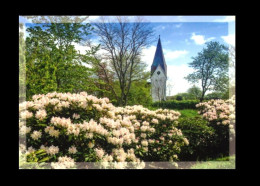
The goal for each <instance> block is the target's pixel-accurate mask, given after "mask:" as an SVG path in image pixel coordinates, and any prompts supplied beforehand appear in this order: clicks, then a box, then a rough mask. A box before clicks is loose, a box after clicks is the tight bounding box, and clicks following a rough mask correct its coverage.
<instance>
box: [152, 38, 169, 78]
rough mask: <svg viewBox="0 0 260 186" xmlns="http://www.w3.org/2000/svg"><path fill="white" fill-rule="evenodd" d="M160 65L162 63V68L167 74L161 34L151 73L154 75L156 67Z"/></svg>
mask: <svg viewBox="0 0 260 186" xmlns="http://www.w3.org/2000/svg"><path fill="white" fill-rule="evenodd" d="M159 65H161V67H162V69H163V70H164V73H165V75H166V76H167V65H166V63H165V59H164V55H163V50H162V44H161V40H160V36H159V40H158V43H157V48H156V52H155V55H154V59H153V64H152V66H151V75H153V73H154V71H155V70H156V68H157V67H158V66H159Z"/></svg>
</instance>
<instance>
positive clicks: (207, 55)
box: [186, 41, 229, 101]
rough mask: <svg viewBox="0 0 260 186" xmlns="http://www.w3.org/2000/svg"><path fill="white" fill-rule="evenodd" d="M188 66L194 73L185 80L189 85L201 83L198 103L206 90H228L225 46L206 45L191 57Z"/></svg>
mask: <svg viewBox="0 0 260 186" xmlns="http://www.w3.org/2000/svg"><path fill="white" fill-rule="evenodd" d="M189 66H190V67H192V68H194V69H195V72H193V73H191V74H189V75H188V76H187V77H186V79H187V80H188V81H189V82H191V83H197V82H199V81H200V82H201V88H202V93H201V97H200V101H203V99H204V96H205V93H206V92H207V91H208V90H214V91H222V92H223V91H225V90H227V89H228V66H229V63H228V48H227V47H226V46H225V45H222V44H220V43H219V42H215V41H211V42H208V43H206V48H203V50H202V52H199V53H198V55H197V56H196V57H193V61H192V62H191V63H189Z"/></svg>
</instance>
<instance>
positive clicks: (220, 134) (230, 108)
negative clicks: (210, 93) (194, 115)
mask: <svg viewBox="0 0 260 186" xmlns="http://www.w3.org/2000/svg"><path fill="white" fill-rule="evenodd" d="M196 107H197V108H198V109H199V114H201V115H202V117H203V118H205V119H206V120H207V121H209V126H212V127H213V128H214V129H215V136H216V138H215V140H214V141H215V143H216V144H218V148H219V149H222V150H225V151H228V149H229V140H230V142H234V137H235V96H233V97H231V98H230V99H229V100H227V101H224V100H220V99H219V100H210V101H208V102H204V103H199V104H197V105H196Z"/></svg>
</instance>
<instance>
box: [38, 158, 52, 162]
mask: <svg viewBox="0 0 260 186" xmlns="http://www.w3.org/2000/svg"><path fill="white" fill-rule="evenodd" d="M49 159H50V158H49V157H46V158H43V159H41V160H40V161H39V162H45V161H47V160H49Z"/></svg>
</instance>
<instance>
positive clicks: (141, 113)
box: [19, 92, 188, 168]
mask: <svg viewBox="0 0 260 186" xmlns="http://www.w3.org/2000/svg"><path fill="white" fill-rule="evenodd" d="M19 111H20V122H19V129H20V137H25V136H26V145H27V147H26V149H27V152H26V153H27V160H28V161H31V159H33V161H35V160H36V159H35V158H33V157H35V156H34V155H32V154H33V153H35V152H36V151H37V152H38V151H39V150H42V151H40V153H42V154H44V155H45V156H46V155H47V157H44V159H43V160H42V161H45V162H52V163H51V167H52V168H74V167H75V166H76V164H75V163H76V162H104V163H103V164H101V165H102V166H103V167H108V168H111V166H108V165H111V163H114V164H112V167H114V168H124V167H125V164H123V163H125V162H134V163H135V164H133V165H135V166H137V167H139V168H140V167H141V168H143V167H144V163H143V161H169V160H170V161H175V160H177V157H178V156H177V154H178V153H179V152H180V148H181V146H183V145H185V144H186V145H187V144H188V140H187V139H186V138H184V136H183V135H182V132H181V130H179V129H177V128H176V127H174V122H175V121H176V120H177V119H178V117H179V116H180V113H179V112H175V111H170V110H166V109H165V110H162V109H158V110H156V111H150V110H148V109H146V108H144V107H142V106H127V107H125V108H122V107H114V106H113V105H112V104H111V103H110V102H109V99H108V98H102V99H98V98H97V97H95V96H92V95H88V94H87V93H86V92H81V93H79V94H71V93H56V92H53V93H48V94H46V95H34V96H33V97H32V101H27V102H23V103H21V104H20V105H19ZM21 141H22V140H21ZM36 161H37V160H36Z"/></svg>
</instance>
